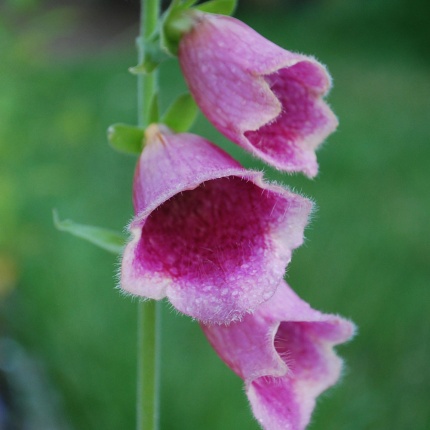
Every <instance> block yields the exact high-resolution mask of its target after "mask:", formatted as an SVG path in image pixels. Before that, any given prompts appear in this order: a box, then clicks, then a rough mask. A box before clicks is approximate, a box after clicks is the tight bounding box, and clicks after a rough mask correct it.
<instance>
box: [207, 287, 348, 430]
mask: <svg viewBox="0 0 430 430" xmlns="http://www.w3.org/2000/svg"><path fill="white" fill-rule="evenodd" d="M202 328H203V330H204V332H205V334H206V336H207V338H208V340H209V342H210V343H211V344H212V346H213V347H214V349H215V350H216V351H217V353H218V354H219V355H220V357H221V358H222V359H223V360H224V362H225V363H226V364H227V365H228V366H229V367H230V368H231V369H232V370H233V371H234V372H235V373H237V374H238V375H239V376H240V377H241V378H242V379H243V380H244V381H245V388H246V394H247V396H248V399H249V402H250V404H251V407H252V410H253V412H254V415H255V417H256V418H257V420H258V422H259V423H260V425H261V426H262V427H263V429H265V430H303V429H304V428H305V427H306V426H307V424H308V423H309V420H310V417H311V413H312V410H313V408H314V406H315V400H316V397H317V396H318V395H319V394H321V393H322V392H323V391H324V390H326V389H327V388H328V387H330V386H332V385H333V384H335V383H336V381H337V380H338V379H339V376H340V374H341V369H342V360H341V359H340V358H339V357H338V356H337V355H336V354H335V352H334V351H333V346H334V345H337V344H339V343H342V342H345V341H347V340H348V339H350V338H351V337H352V335H353V333H354V325H353V324H352V323H351V322H349V321H347V320H345V319H343V318H340V317H338V316H335V315H326V314H322V313H320V312H318V311H315V310H313V309H312V308H311V307H310V306H309V305H308V304H307V303H305V302H304V301H303V300H301V299H300V298H299V297H298V296H297V295H296V294H295V293H294V292H293V291H292V290H291V289H290V287H289V286H288V285H287V284H286V283H282V285H281V286H280V287H279V288H278V289H277V290H276V293H275V294H274V295H273V296H272V298H271V299H270V300H269V301H267V302H265V303H263V304H262V305H261V306H260V307H259V308H258V309H257V310H256V311H255V313H254V314H252V315H246V316H245V317H244V319H243V320H242V321H238V322H235V323H232V324H230V325H228V326H216V325H203V324H202Z"/></svg>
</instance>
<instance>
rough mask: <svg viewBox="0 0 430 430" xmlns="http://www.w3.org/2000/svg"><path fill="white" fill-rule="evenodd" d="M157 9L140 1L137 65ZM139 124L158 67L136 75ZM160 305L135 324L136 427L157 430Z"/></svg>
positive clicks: (143, 305) (145, 310)
mask: <svg viewBox="0 0 430 430" xmlns="http://www.w3.org/2000/svg"><path fill="white" fill-rule="evenodd" d="M159 12H160V4H159V0H141V13H140V37H139V39H138V57H139V64H140V63H141V62H142V61H143V60H144V57H145V49H144V48H145V41H146V40H148V39H149V37H150V36H151V34H152V33H153V32H154V31H155V29H156V27H157V23H158V17H159ZM137 80H138V88H137V91H138V97H137V100H138V125H139V126H141V127H146V126H148V125H149V122H150V120H151V105H152V103H153V100H154V96H155V94H156V93H157V70H154V71H152V73H145V74H139V75H138V77H137ZM159 308H160V304H159V303H158V302H156V301H155V300H149V301H144V302H140V303H139V304H138V327H137V337H138V339H137V401H136V412H137V414H136V429H137V430H157V429H158V421H159V420H158V409H159V408H158V403H159V396H158V392H159V390H158V385H159V377H158V376H159V371H158V367H159V354H158V345H159V331H160V330H159V318H160V309H159Z"/></svg>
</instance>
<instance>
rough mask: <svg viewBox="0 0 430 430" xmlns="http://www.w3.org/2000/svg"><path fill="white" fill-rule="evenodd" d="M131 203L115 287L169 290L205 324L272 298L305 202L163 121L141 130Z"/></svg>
mask: <svg viewBox="0 0 430 430" xmlns="http://www.w3.org/2000/svg"><path fill="white" fill-rule="evenodd" d="M133 200H134V208H135V213H136V217H135V218H134V219H133V221H132V222H131V224H130V227H129V228H130V231H131V234H132V239H131V241H130V242H129V244H128V245H127V247H126V249H125V251H124V255H123V261H122V268H121V287H122V288H123V290H125V291H126V292H129V293H131V294H134V295H138V296H143V297H147V298H151V299H156V300H159V299H162V298H163V297H166V296H167V297H168V299H169V300H170V302H171V304H172V305H173V306H174V307H175V308H177V309H178V310H179V311H181V312H183V313H185V314H188V315H190V316H192V317H194V318H197V319H198V320H200V321H205V322H211V323H226V322H230V321H233V320H237V319H240V318H241V317H242V316H243V315H244V314H245V313H248V312H252V311H253V310H254V309H255V308H256V307H257V306H258V305H260V304H261V303H263V302H264V301H266V300H268V299H269V298H270V297H271V296H272V295H273V293H274V292H275V290H276V288H277V287H278V285H279V284H280V282H281V279H282V277H283V274H284V270H285V267H286V266H287V264H288V262H289V260H290V258H291V252H292V250H293V249H294V248H296V247H298V246H299V245H300V244H301V243H302V241H303V231H304V228H305V225H306V223H307V219H308V215H309V212H310V210H311V206H312V204H311V202H310V201H309V200H307V199H305V198H304V197H301V196H299V195H296V194H293V193H292V192H290V191H288V190H286V189H284V188H282V187H280V186H276V185H271V184H267V183H265V182H263V179H262V174H261V173H260V172H255V171H250V170H246V169H244V168H243V167H241V166H240V165H239V163H238V162H236V161H235V160H234V159H233V158H231V157H230V156H229V155H228V154H226V153H225V152H224V151H222V150H221V149H219V148H218V147H216V146H215V145H213V144H212V143H210V142H208V141H206V140H205V139H203V138H201V137H199V136H196V135H193V134H185V133H184V134H173V133H172V132H171V131H169V129H167V128H166V127H164V126H162V125H152V126H150V127H149V128H148V130H147V132H146V145H145V148H144V150H143V152H142V154H141V157H140V159H139V162H138V165H137V168H136V173H135V177H134V190H133ZM257 280H258V281H259V282H256V281H257Z"/></svg>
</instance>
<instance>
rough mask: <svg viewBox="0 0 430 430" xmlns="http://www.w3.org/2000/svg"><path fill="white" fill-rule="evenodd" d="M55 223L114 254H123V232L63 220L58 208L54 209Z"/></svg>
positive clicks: (124, 241) (59, 227) (56, 225)
mask: <svg viewBox="0 0 430 430" xmlns="http://www.w3.org/2000/svg"><path fill="white" fill-rule="evenodd" d="M52 215H53V218H54V225H55V227H56V228H57V229H58V230H60V231H65V232H67V233H70V234H73V235H74V236H77V237H80V238H81V239H85V240H87V241H88V242H91V243H92V244H94V245H96V246H98V247H100V248H102V249H104V250H106V251H109V252H112V253H113V254H121V253H122V251H123V248H124V245H125V243H126V239H125V238H124V236H123V235H122V234H121V233H118V232H116V231H112V230H108V229H105V228H101V227H94V226H90V225H83V224H77V223H75V222H73V221H71V220H69V219H66V220H63V221H61V220H60V218H59V217H58V213H57V211H56V210H53V211H52Z"/></svg>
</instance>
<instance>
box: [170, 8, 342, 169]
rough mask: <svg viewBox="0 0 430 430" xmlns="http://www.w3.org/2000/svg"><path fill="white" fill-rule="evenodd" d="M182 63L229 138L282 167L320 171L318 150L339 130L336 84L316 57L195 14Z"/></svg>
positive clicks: (230, 22) (224, 19)
mask: <svg viewBox="0 0 430 430" xmlns="http://www.w3.org/2000/svg"><path fill="white" fill-rule="evenodd" d="M192 18H193V20H194V25H192V26H191V29H190V30H189V31H188V32H186V33H185V34H184V35H183V37H182V39H181V41H180V44H179V54H178V55H179V61H180V65H181V68H182V71H183V74H184V76H185V79H186V81H187V83H188V86H189V89H190V91H191V93H192V94H193V96H194V98H195V100H196V102H197V104H198V105H199V107H200V109H201V110H202V112H203V113H204V114H205V116H206V117H207V118H208V119H209V121H210V122H211V123H212V124H213V125H214V126H215V127H216V128H217V129H218V130H219V131H220V132H221V133H222V134H224V135H225V136H226V137H227V138H229V139H230V140H232V141H233V142H235V143H236V144H238V145H240V146H242V147H243V148H245V149H246V150H248V151H250V152H251V153H253V154H254V155H255V156H257V157H259V158H261V159H262V160H264V161H265V162H267V163H268V164H271V165H272V166H274V167H276V168H277V169H280V170H284V171H287V172H303V173H304V174H306V175H307V176H309V177H313V176H315V175H316V174H317V172H318V164H317V161H316V156H315V149H316V148H317V147H318V146H319V145H320V144H321V143H322V142H323V140H324V139H325V138H326V137H327V136H328V135H329V134H330V133H332V132H333V131H334V130H335V129H336V127H337V119H336V117H335V115H334V114H333V112H332V111H331V110H330V108H329V106H328V105H327V104H326V103H325V102H324V101H323V100H322V97H323V96H324V95H326V94H327V92H328V90H329V89H330V86H331V78H330V75H329V74H328V72H327V70H326V68H325V67H324V66H323V65H321V64H320V63H319V62H318V61H316V60H315V59H314V58H312V57H308V56H304V55H300V54H295V53H292V52H289V51H286V50H284V49H282V48H280V47H279V46H277V45H275V44H274V43H272V42H270V41H268V40H267V39H265V38H264V37H262V36H261V35H260V34H258V33H257V32H255V31H254V30H253V29H251V28H250V27H248V26H247V25H245V24H244V23H242V22H241V21H238V20H237V19H235V18H232V17H228V16H222V15H212V14H205V13H201V12H194V15H192Z"/></svg>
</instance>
